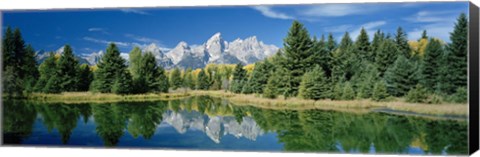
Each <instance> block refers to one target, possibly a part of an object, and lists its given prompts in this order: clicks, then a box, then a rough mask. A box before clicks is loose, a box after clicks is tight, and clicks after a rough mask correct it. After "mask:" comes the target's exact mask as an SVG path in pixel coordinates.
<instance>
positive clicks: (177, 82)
mask: <svg viewBox="0 0 480 157" xmlns="http://www.w3.org/2000/svg"><path fill="white" fill-rule="evenodd" d="M182 82H183V81H182V74H181V72H180V69H178V68H174V69H173V71H172V73H170V87H171V88H172V89H173V90H176V89H177V88H180V87H182Z"/></svg>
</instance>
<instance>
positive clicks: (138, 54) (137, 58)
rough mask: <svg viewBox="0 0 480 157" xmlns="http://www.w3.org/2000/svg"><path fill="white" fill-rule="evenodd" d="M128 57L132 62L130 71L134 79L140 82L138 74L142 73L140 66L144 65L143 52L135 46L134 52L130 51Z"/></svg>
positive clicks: (130, 62)
mask: <svg viewBox="0 0 480 157" xmlns="http://www.w3.org/2000/svg"><path fill="white" fill-rule="evenodd" d="M128 56H129V57H128V58H129V60H130V61H129V67H128V69H129V70H130V73H131V74H132V77H133V79H134V80H138V78H139V77H141V76H140V74H139V73H138V72H139V71H140V65H141V63H142V57H143V56H142V50H141V49H140V48H139V47H137V46H135V47H134V48H133V49H132V51H130V53H129V54H128Z"/></svg>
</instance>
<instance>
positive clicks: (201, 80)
mask: <svg viewBox="0 0 480 157" xmlns="http://www.w3.org/2000/svg"><path fill="white" fill-rule="evenodd" d="M196 85H197V89H200V90H207V89H208V88H210V82H209V78H208V76H207V74H205V71H204V70H203V69H202V70H201V71H200V72H199V73H198V76H197V81H196Z"/></svg>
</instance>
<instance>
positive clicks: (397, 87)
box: [385, 55, 418, 96]
mask: <svg viewBox="0 0 480 157" xmlns="http://www.w3.org/2000/svg"><path fill="white" fill-rule="evenodd" d="M385 80H386V82H387V89H388V92H389V94H391V95H393V96H404V95H405V94H407V92H408V91H409V90H410V89H411V88H413V87H414V86H415V85H416V84H417V83H418V74H417V70H416V67H415V65H414V64H412V63H411V61H409V60H408V59H407V58H405V56H403V55H400V56H398V58H397V60H396V61H395V63H394V64H393V66H391V67H389V68H388V70H387V72H385Z"/></svg>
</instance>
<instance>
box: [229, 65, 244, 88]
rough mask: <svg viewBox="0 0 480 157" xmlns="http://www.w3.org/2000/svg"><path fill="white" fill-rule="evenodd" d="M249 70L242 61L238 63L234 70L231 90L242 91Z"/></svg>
mask: <svg viewBox="0 0 480 157" xmlns="http://www.w3.org/2000/svg"><path fill="white" fill-rule="evenodd" d="M246 76H247V72H246V71H245V69H243V65H242V63H238V64H237V65H236V66H235V69H234V70H233V77H232V86H231V89H230V90H231V91H232V92H234V93H240V92H242V89H243V86H244V84H245V83H246Z"/></svg>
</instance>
